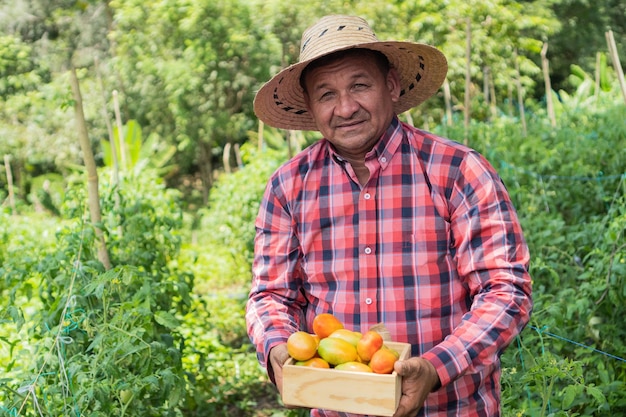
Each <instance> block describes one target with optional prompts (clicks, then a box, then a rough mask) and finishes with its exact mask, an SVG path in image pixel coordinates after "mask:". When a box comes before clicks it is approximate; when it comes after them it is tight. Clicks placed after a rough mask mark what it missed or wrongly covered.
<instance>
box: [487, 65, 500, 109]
mask: <svg viewBox="0 0 626 417" xmlns="http://www.w3.org/2000/svg"><path fill="white" fill-rule="evenodd" d="M489 89H490V91H491V95H490V97H491V101H490V105H489V109H490V110H491V118H492V119H495V118H496V117H497V116H498V107H497V100H496V86H495V84H494V82H493V73H492V72H491V71H489Z"/></svg>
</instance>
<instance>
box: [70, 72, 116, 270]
mask: <svg viewBox="0 0 626 417" xmlns="http://www.w3.org/2000/svg"><path fill="white" fill-rule="evenodd" d="M70 83H71V84H72V93H73V95H74V103H75V104H74V109H75V111H76V126H77V128H78V140H79V142H80V147H81V150H82V151H83V160H84V162H85V168H86V169H87V196H88V199H89V214H90V216H91V222H92V224H93V225H94V229H95V232H96V245H97V249H98V259H99V260H100V262H102V265H104V268H105V269H106V270H107V271H108V270H109V269H111V261H110V259H109V252H108V251H107V247H106V242H105V240H104V233H103V232H102V230H101V229H100V228H99V227H98V226H97V225H98V224H99V223H100V222H101V220H102V215H101V212H100V194H99V192H98V171H97V168H96V161H95V158H94V156H93V151H92V149H91V143H90V142H89V134H88V133H87V122H86V121H85V114H84V112H83V98H82V95H81V93H80V85H79V83H78V77H77V76H76V69H75V68H74V67H73V66H72V69H71V71H70Z"/></svg>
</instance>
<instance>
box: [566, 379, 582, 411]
mask: <svg viewBox="0 0 626 417" xmlns="http://www.w3.org/2000/svg"><path fill="white" fill-rule="evenodd" d="M563 391H564V392H565V394H564V395H563V409H564V410H567V409H569V408H570V407H571V406H572V403H573V402H574V400H575V399H576V396H577V395H578V393H579V391H580V388H579V387H578V386H576V385H569V386H567V387H565V389H564V390H563Z"/></svg>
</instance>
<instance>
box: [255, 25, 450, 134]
mask: <svg viewBox="0 0 626 417" xmlns="http://www.w3.org/2000/svg"><path fill="white" fill-rule="evenodd" d="M350 48H366V49H372V50H375V51H379V52H382V53H383V54H385V55H386V56H387V59H389V63H390V64H391V66H392V67H393V68H396V69H397V70H398V73H399V75H400V86H401V92H400V99H399V100H398V102H397V103H395V106H394V110H395V112H396V114H400V113H403V112H405V111H406V110H408V109H410V108H412V107H415V106H417V105H418V104H420V103H422V102H423V101H425V100H426V99H428V98H429V97H430V96H432V95H433V94H435V92H436V91H437V90H438V89H439V87H441V84H442V83H443V81H444V79H445V77H446V73H447V71H448V64H447V61H446V57H445V56H444V55H443V53H441V51H439V50H438V49H436V48H434V47H432V46H429V45H425V44H420V43H414V42H398V41H379V40H378V38H377V37H376V35H375V34H374V32H373V31H372V29H371V28H370V27H369V25H368V24H367V22H366V21H365V20H363V19H362V18H360V17H356V16H341V15H331V16H326V17H323V18H322V19H320V20H319V21H318V22H317V23H315V24H314V25H313V26H311V27H309V28H308V29H307V30H305V31H304V33H303V34H302V40H301V42H300V58H299V60H298V63H296V64H293V65H291V66H289V67H287V68H285V69H283V70H282V71H281V72H279V73H278V74H277V75H275V76H274V77H273V78H272V79H271V80H269V81H268V82H267V83H266V84H264V85H263V86H262V87H261V89H260V90H259V91H258V92H257V94H256V97H255V98H254V112H255V113H256V115H257V117H258V118H259V119H261V120H262V121H263V122H264V123H265V124H267V125H270V126H274V127H277V128H282V129H291V130H317V127H316V125H315V122H314V121H313V118H312V117H311V115H310V114H309V112H308V111H307V109H306V105H305V102H304V93H303V91H302V88H301V87H300V74H301V73H302V70H303V69H304V68H305V67H306V66H307V65H308V64H309V63H310V62H311V61H313V60H315V59H317V58H320V57H322V56H324V55H328V54H330V53H332V52H336V51H341V50H346V49H350Z"/></svg>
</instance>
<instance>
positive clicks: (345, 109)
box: [335, 93, 360, 119]
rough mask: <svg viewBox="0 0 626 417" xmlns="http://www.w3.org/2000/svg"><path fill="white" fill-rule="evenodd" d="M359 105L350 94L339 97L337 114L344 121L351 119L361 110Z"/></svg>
mask: <svg viewBox="0 0 626 417" xmlns="http://www.w3.org/2000/svg"><path fill="white" fill-rule="evenodd" d="M359 107H360V106H359V103H358V102H357V101H356V100H355V99H354V97H352V95H351V94H350V93H344V94H340V95H339V100H338V102H337V107H336V108H335V114H336V115H337V116H339V117H342V118H344V119H349V118H350V117H352V115H353V114H354V113H356V112H357V111H358V110H359Z"/></svg>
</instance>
